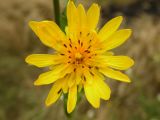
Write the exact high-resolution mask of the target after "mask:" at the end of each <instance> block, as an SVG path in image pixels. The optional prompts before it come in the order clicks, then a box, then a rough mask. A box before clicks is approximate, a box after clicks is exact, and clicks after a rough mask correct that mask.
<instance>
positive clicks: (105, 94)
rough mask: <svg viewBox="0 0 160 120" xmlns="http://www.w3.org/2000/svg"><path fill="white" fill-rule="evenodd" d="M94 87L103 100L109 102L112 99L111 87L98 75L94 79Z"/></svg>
mask: <svg viewBox="0 0 160 120" xmlns="http://www.w3.org/2000/svg"><path fill="white" fill-rule="evenodd" d="M94 87H95V89H96V90H97V91H98V93H99V95H100V97H101V98H102V99H104V100H108V99H109V98H110V94H111V90H110V88H109V86H108V85H107V84H106V83H105V82H104V80H103V79H101V78H100V77H98V76H97V75H96V76H95V78H94Z"/></svg>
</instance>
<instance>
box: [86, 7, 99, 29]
mask: <svg viewBox="0 0 160 120" xmlns="http://www.w3.org/2000/svg"><path fill="white" fill-rule="evenodd" d="M99 16H100V7H99V6H98V5H97V4H92V6H91V7H90V8H89V10H88V11H87V24H88V27H89V28H90V29H91V30H93V29H95V28H96V27H97V24H98V21H99Z"/></svg>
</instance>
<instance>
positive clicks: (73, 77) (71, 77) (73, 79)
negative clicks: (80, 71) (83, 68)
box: [68, 72, 76, 87]
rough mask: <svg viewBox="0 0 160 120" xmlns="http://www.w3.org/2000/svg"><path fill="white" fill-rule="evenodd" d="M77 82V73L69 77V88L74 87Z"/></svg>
mask: <svg viewBox="0 0 160 120" xmlns="http://www.w3.org/2000/svg"><path fill="white" fill-rule="evenodd" d="M75 82H76V79H75V73H74V72H73V73H71V74H70V75H69V77H68V86H69V87H72V86H73V85H74V84H75Z"/></svg>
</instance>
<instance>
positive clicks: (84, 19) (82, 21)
mask: <svg viewBox="0 0 160 120" xmlns="http://www.w3.org/2000/svg"><path fill="white" fill-rule="evenodd" d="M77 10H78V15H79V27H80V29H81V30H82V29H83V28H85V27H86V25H87V16H86V13H85V9H84V7H83V5H82V4H79V5H78V8H77Z"/></svg>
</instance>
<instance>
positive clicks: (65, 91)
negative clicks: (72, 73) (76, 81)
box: [62, 76, 69, 93]
mask: <svg viewBox="0 0 160 120" xmlns="http://www.w3.org/2000/svg"><path fill="white" fill-rule="evenodd" d="M62 82H63V85H62V90H63V93H67V92H68V88H69V87H68V76H65V77H64V78H63V81H62Z"/></svg>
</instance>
